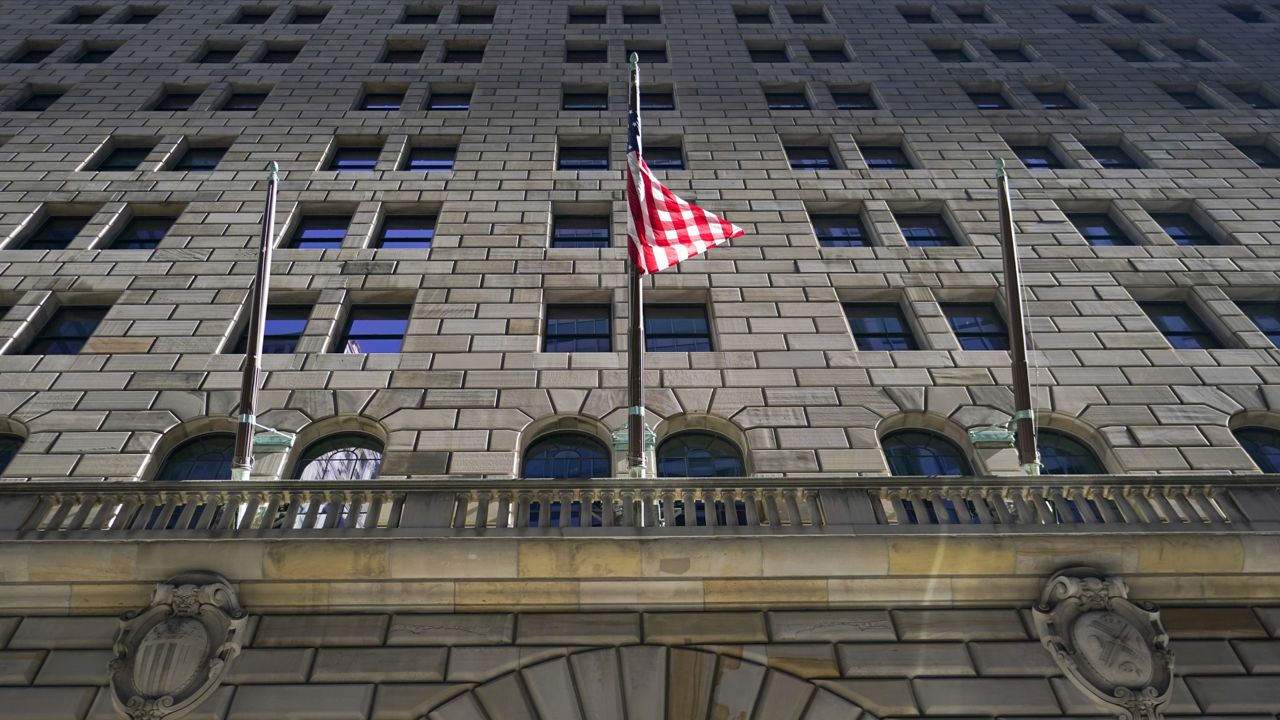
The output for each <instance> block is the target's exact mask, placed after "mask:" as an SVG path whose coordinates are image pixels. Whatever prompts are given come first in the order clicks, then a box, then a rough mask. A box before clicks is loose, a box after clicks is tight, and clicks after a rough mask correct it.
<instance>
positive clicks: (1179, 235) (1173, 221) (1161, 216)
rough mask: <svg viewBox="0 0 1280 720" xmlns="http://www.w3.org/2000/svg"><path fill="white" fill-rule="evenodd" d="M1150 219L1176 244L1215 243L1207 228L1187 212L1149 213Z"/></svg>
mask: <svg viewBox="0 0 1280 720" xmlns="http://www.w3.org/2000/svg"><path fill="white" fill-rule="evenodd" d="M1151 219H1152V220H1155V221H1156V223H1158V224H1159V225H1160V229H1162V230H1164V232H1165V234H1166V235H1168V236H1169V237H1171V238H1173V241H1174V242H1175V243H1177V244H1178V245H1217V244H1218V242H1217V241H1216V240H1214V239H1213V236H1212V235H1210V234H1209V231H1208V230H1205V229H1204V227H1203V226H1202V225H1200V223H1198V222H1196V220H1195V218H1193V217H1191V215H1189V214H1187V213H1151Z"/></svg>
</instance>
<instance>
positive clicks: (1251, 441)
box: [1231, 427, 1280, 473]
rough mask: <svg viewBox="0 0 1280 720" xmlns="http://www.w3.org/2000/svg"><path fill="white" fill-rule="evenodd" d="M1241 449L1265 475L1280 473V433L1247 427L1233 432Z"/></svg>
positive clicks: (1269, 429)
mask: <svg viewBox="0 0 1280 720" xmlns="http://www.w3.org/2000/svg"><path fill="white" fill-rule="evenodd" d="M1231 434H1232V435H1235V436H1236V441H1237V442H1239V443H1240V447H1242V448H1244V451H1245V452H1247V453H1249V457H1250V458H1251V459H1252V460H1253V462H1254V463H1255V464H1257V466H1258V469H1259V470H1261V471H1262V472H1264V473H1280V433H1278V432H1276V431H1275V430H1272V429H1271V428H1260V427H1246V428H1240V429H1239V430H1233V431H1232V432H1231Z"/></svg>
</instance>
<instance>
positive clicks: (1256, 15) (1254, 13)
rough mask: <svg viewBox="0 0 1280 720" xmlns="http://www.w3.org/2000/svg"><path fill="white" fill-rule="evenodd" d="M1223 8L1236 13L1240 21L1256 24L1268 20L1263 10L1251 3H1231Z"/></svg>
mask: <svg viewBox="0 0 1280 720" xmlns="http://www.w3.org/2000/svg"><path fill="white" fill-rule="evenodd" d="M1222 9H1223V10H1226V11H1227V12H1229V13H1231V14H1232V15H1234V16H1235V18H1236V19H1237V20H1239V21H1240V22H1245V23H1249V24H1256V23H1264V22H1266V21H1267V18H1266V16H1264V15H1263V14H1262V11H1261V10H1259V9H1258V8H1256V7H1253V6H1250V5H1231V6H1228V7H1224V8H1222Z"/></svg>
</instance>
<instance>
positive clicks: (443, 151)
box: [403, 147, 458, 172]
mask: <svg viewBox="0 0 1280 720" xmlns="http://www.w3.org/2000/svg"><path fill="white" fill-rule="evenodd" d="M457 154H458V149H457V148H451V147H416V148H409V154H408V156H407V157H406V158H405V164H404V168H403V169H405V170H415V171H417V172H448V171H449V170H452V169H453V163H454V159H455V158H456V157H457Z"/></svg>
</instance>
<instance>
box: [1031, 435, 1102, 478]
mask: <svg viewBox="0 0 1280 720" xmlns="http://www.w3.org/2000/svg"><path fill="white" fill-rule="evenodd" d="M1037 441H1038V444H1039V446H1040V461H1041V468H1040V472H1041V474H1043V475H1104V474H1106V472H1107V466H1106V465H1104V464H1103V462H1102V458H1101V457H1099V455H1098V453H1097V452H1096V451H1094V449H1093V448H1092V447H1091V446H1090V445H1089V443H1087V442H1085V441H1084V440H1081V439H1080V438H1078V437H1076V436H1074V435H1072V434H1071V433H1066V432H1063V431H1061V430H1054V429H1052V428H1044V427H1042V428H1039V429H1038V430H1037ZM1046 441H1047V444H1046ZM1062 446H1075V447H1074V448H1071V449H1073V450H1074V451H1075V452H1073V453H1072V454H1071V457H1072V459H1073V461H1074V462H1078V463H1080V464H1079V465H1077V466H1076V467H1074V468H1068V469H1067V471H1066V472H1053V470H1054V469H1055V468H1053V467H1051V466H1049V465H1048V464H1047V463H1045V462H1044V460H1045V458H1046V455H1048V453H1046V452H1045V450H1046V449H1048V448H1054V449H1058V450H1061V449H1063V447H1062Z"/></svg>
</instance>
